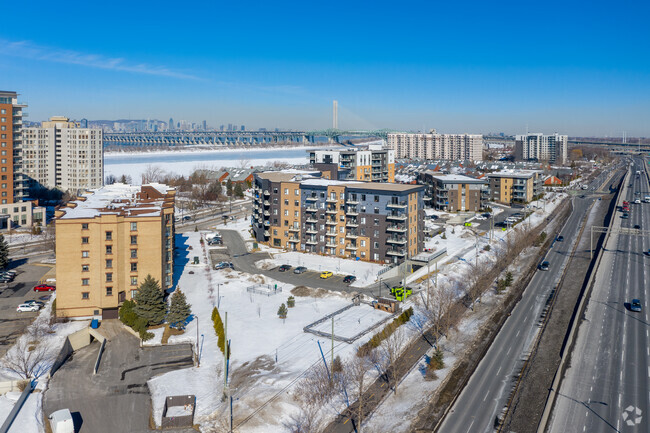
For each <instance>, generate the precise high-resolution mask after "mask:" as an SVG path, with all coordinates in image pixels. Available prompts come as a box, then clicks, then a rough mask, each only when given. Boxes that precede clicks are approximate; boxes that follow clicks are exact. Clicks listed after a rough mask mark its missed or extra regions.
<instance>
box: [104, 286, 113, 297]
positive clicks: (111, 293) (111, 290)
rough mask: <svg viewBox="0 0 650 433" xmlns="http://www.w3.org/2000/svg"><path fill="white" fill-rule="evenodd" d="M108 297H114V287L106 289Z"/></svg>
mask: <svg viewBox="0 0 650 433" xmlns="http://www.w3.org/2000/svg"><path fill="white" fill-rule="evenodd" d="M106 296H113V288H112V287H107V288H106Z"/></svg>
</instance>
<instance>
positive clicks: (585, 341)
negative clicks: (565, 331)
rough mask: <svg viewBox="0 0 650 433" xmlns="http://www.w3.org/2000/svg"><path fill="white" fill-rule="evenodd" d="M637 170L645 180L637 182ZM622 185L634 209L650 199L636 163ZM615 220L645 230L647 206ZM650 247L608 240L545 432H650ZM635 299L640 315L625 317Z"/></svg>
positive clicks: (629, 239) (634, 240) (636, 240)
mask: <svg viewBox="0 0 650 433" xmlns="http://www.w3.org/2000/svg"><path fill="white" fill-rule="evenodd" d="M636 170H641V171H642V174H641V175H640V176H636V175H635V172H636ZM627 179H628V180H627V181H626V182H625V185H624V187H625V190H624V191H623V194H622V196H623V197H625V200H628V201H630V202H631V203H632V202H633V201H634V199H635V198H636V197H640V198H641V200H643V198H644V197H645V196H646V195H650V192H649V191H650V187H649V185H648V177H647V175H646V165H645V163H644V161H642V160H641V158H635V167H631V168H630V174H629V176H628V178H627ZM630 184H631V185H632V187H629V185H630ZM636 191H639V192H640V195H635V192H636ZM621 200H622V199H621ZM620 216H621V212H617V216H616V218H615V219H614V229H617V228H633V227H634V226H635V225H639V226H640V227H641V229H642V230H648V229H650V204H648V203H641V204H634V203H632V204H630V218H629V219H622V218H620ZM649 247H650V239H648V238H647V237H642V236H636V235H634V236H632V235H628V234H616V231H613V232H612V234H611V235H610V237H609V240H608V242H607V244H606V245H605V251H604V252H603V258H602V261H601V264H600V266H599V268H598V271H597V274H596V280H595V284H594V288H593V293H592V294H591V296H590V298H589V300H588V304H587V309H586V312H585V319H584V321H583V322H582V323H581V324H580V327H579V329H578V337H577V340H576V344H575V347H574V349H573V351H572V353H571V365H570V367H569V368H568V369H567V371H566V374H565V376H564V378H563V381H562V382H561V385H560V389H559V392H558V396H557V400H556V403H555V407H554V409H553V412H552V417H551V421H550V424H549V428H548V430H547V431H550V432H555V433H571V432H590V433H591V432H594V433H598V432H648V431H650V423H649V422H648V416H650V413H648V411H649V410H650V397H649V392H650V383H649V382H650V381H649V376H650V366H649V365H650V346H649V344H648V343H649V342H650V335H649V334H650V333H649V328H650V326H649V325H650V322H649V321H648V301H647V292H646V289H645V287H646V285H647V278H648V275H647V274H648V262H649V261H650V257H648V256H646V255H644V254H643V252H644V251H648V248H649ZM633 298H638V299H640V300H641V303H642V305H643V311H642V312H632V311H630V310H629V302H630V300H631V299H633Z"/></svg>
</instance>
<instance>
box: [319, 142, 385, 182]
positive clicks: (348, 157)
mask: <svg viewBox="0 0 650 433" xmlns="http://www.w3.org/2000/svg"><path fill="white" fill-rule="evenodd" d="M309 163H310V164H311V165H312V167H314V168H315V169H317V170H320V171H321V172H323V175H324V176H326V177H328V178H330V179H335V180H365V181H372V182H391V183H392V182H395V152H394V151H393V150H392V149H383V148H382V147H381V146H373V145H370V146H368V148H366V149H333V150H312V151H309Z"/></svg>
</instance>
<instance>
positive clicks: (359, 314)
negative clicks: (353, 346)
mask: <svg viewBox="0 0 650 433" xmlns="http://www.w3.org/2000/svg"><path fill="white" fill-rule="evenodd" d="M390 316H391V315H390V314H389V313H386V312H385V311H381V310H377V309H375V308H372V307H371V306H370V305H367V304H360V305H359V306H355V307H352V308H348V309H347V310H345V311H342V312H341V313H339V314H337V315H335V316H334V335H336V336H338V337H343V338H352V337H354V336H356V335H358V334H359V333H361V332H363V331H365V330H366V329H369V328H371V327H373V326H376V324H377V323H379V322H381V321H384V320H386V319H387V318H390ZM311 329H313V330H314V331H320V332H325V333H328V334H330V333H331V332H332V321H331V320H325V321H324V322H321V323H319V324H317V325H314V326H313V327H312V328H311Z"/></svg>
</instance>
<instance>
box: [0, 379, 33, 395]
mask: <svg viewBox="0 0 650 433" xmlns="http://www.w3.org/2000/svg"><path fill="white" fill-rule="evenodd" d="M27 382H28V381H26V380H7V381H5V382H0V395H3V394H6V393H8V392H13V391H20V388H19V387H20V385H21V384H24V383H27Z"/></svg>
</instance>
